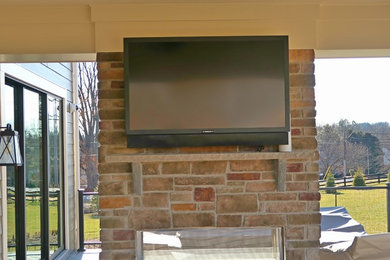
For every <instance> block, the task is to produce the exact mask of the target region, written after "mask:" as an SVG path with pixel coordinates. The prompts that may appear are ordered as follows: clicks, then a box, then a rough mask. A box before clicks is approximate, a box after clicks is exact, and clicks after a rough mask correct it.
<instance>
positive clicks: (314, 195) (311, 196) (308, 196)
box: [299, 192, 321, 201]
mask: <svg viewBox="0 0 390 260" xmlns="http://www.w3.org/2000/svg"><path fill="white" fill-rule="evenodd" d="M320 199H321V194H320V193H319V192H302V193H299V200H318V201H319V200H320Z"/></svg>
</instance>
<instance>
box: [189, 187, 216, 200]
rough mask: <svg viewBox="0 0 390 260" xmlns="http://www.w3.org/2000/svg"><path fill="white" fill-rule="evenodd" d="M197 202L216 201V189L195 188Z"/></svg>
mask: <svg viewBox="0 0 390 260" xmlns="http://www.w3.org/2000/svg"><path fill="white" fill-rule="evenodd" d="M194 199H195V201H214V200H215V190H214V188H211V187H210V188H195V191H194Z"/></svg>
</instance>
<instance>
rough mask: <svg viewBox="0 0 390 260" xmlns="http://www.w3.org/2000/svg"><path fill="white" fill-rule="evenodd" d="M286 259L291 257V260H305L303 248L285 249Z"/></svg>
mask: <svg viewBox="0 0 390 260" xmlns="http://www.w3.org/2000/svg"><path fill="white" fill-rule="evenodd" d="M286 252H287V253H286V255H287V257H286V259H292V260H305V250H304V249H295V250H291V249H287V250H286Z"/></svg>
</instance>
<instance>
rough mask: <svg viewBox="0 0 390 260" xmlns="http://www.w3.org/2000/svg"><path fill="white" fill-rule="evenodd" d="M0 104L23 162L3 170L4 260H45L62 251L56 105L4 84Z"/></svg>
mask: <svg viewBox="0 0 390 260" xmlns="http://www.w3.org/2000/svg"><path fill="white" fill-rule="evenodd" d="M1 98H2V102H1V104H2V108H1V111H2V114H3V115H5V116H4V117H3V122H2V123H3V124H6V123H10V124H11V125H12V127H13V128H14V129H15V130H16V131H18V132H19V134H20V142H21V151H22V155H23V159H24V165H23V166H22V167H17V168H13V167H7V169H6V174H7V202H8V205H7V212H8V220H7V221H8V259H51V258H54V257H55V256H56V255H57V254H58V253H59V252H60V251H61V250H62V249H63V248H64V231H63V230H64V212H63V206H64V199H63V196H64V195H63V190H64V189H63V153H62V151H63V132H62V129H63V127H62V122H63V116H62V115H63V112H62V111H63V107H62V99H61V98H58V97H55V96H52V95H49V94H47V93H43V92H40V91H37V90H35V89H33V88H30V87H29V86H27V85H25V84H22V83H20V82H18V81H15V80H12V79H10V78H6V81H5V85H4V86H3V88H2V96H1Z"/></svg>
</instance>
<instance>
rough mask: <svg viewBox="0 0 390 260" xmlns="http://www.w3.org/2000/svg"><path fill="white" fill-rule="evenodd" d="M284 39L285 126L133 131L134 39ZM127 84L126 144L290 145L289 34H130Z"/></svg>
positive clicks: (126, 49) (126, 42)
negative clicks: (131, 63) (132, 73)
mask: <svg viewBox="0 0 390 260" xmlns="http://www.w3.org/2000/svg"><path fill="white" fill-rule="evenodd" d="M216 40H218V41H282V42H283V45H284V50H283V51H284V57H285V59H284V82H285V83H284V87H285V89H284V93H285V126H284V127H278V128H229V129H213V130H211V131H209V129H201V130H199V129H194V130H191V129H188V130H187V129H185V130H176V129H161V130H145V131H143V130H137V131H133V130H130V122H129V109H130V104H129V103H130V102H129V91H130V75H129V74H130V71H129V52H130V47H129V45H130V43H131V42H177V41H182V42H184V41H192V42H194V41H216ZM123 43H124V56H123V59H124V84H125V117H126V118H125V122H126V135H127V147H129V148H147V147H150V148H153V147H156V148H162V147H185V146H232V145H245V146H262V145H282V144H288V132H289V131H290V98H289V48H288V36H211V37H210V36H199V37H130V38H124V41H123Z"/></svg>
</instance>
